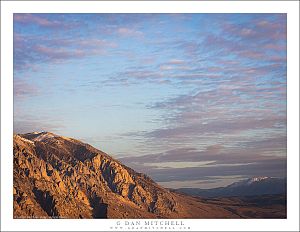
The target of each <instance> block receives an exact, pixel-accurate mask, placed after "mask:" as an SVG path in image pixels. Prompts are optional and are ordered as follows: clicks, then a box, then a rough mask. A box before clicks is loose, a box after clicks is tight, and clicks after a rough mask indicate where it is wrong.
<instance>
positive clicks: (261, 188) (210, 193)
mask: <svg viewBox="0 0 300 232" xmlns="http://www.w3.org/2000/svg"><path fill="white" fill-rule="evenodd" d="M174 191H175V192H182V193H186V194H189V195H193V196H200V197H232V196H259V195H265V194H266V195H267V194H268V195H270V194H273V195H274V194H283V195H286V192H287V182H286V178H274V177H266V176H265V177H253V178H249V179H245V180H241V181H238V182H234V183H233V184H230V185H228V186H226V187H219V188H212V189H199V188H180V189H176V190H174Z"/></svg>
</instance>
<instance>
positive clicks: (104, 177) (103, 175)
mask: <svg viewBox="0 0 300 232" xmlns="http://www.w3.org/2000/svg"><path fill="white" fill-rule="evenodd" d="M13 194H14V217H15V218H218V217H231V218H233V217H236V215H234V214H232V213H231V212H230V211H227V210H226V209H223V208H218V207H217V206H213V208H212V207H211V206H209V205H206V204H205V203H201V202H199V200H197V199H196V198H192V197H186V196H182V195H180V194H177V193H173V192H170V191H169V190H167V189H164V188H162V187H160V186H159V185H158V184H156V183H155V182H154V181H152V180H151V179H150V178H149V177H147V176H146V175H144V174H141V173H137V172H135V171H134V170H132V169H130V168H129V167H126V166H125V165H123V164H122V163H120V162H118V161H117V160H115V159H114V158H112V157H111V156H109V155H107V154H105V153H104V152H102V151H100V150H97V149H95V148H94V147H92V146H90V145H88V144H85V143H82V142H80V141H78V140H75V139H71V138H66V137H63V136H58V135H55V134H53V133H49V132H41V133H37V132H34V133H28V134H19V135H14V189H13Z"/></svg>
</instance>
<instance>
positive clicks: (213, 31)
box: [14, 14, 287, 188]
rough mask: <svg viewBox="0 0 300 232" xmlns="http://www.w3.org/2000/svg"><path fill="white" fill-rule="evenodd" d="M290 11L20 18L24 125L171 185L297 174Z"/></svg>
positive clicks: (18, 101)
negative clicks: (289, 96)
mask: <svg viewBox="0 0 300 232" xmlns="http://www.w3.org/2000/svg"><path fill="white" fill-rule="evenodd" d="M286 67H287V65H286V15H285V14H14V131H15V132H16V133H25V132H31V131H42V130H45V131H51V132H54V133H57V134H60V135H65V136H70V137H74V138H77V139H81V140H83V141H85V142H87V143H90V144H92V145H94V146H95V147H97V148H99V149H101V150H103V151H104V152H107V153H109V154H111V155H113V156H114V157H116V158H118V159H120V160H121V161H122V162H124V163H125V164H127V165H128V166H130V167H132V168H134V169H135V170H137V171H140V172H144V173H147V174H148V175H150V176H151V177H152V178H153V179H154V180H156V181H158V182H159V183H160V184H162V185H164V186H166V187H201V188H209V187H216V186H222V185H226V184H229V183H231V182H233V181H236V180H239V179H243V178H248V177H252V176H277V177H285V176H286V84H287V81H286Z"/></svg>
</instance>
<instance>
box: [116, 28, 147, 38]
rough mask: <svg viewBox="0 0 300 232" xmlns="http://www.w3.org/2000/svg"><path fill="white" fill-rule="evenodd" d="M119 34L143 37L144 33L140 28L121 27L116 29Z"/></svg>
mask: <svg viewBox="0 0 300 232" xmlns="http://www.w3.org/2000/svg"><path fill="white" fill-rule="evenodd" d="M116 32H117V34H119V35H121V36H129V37H132V36H137V37H141V36H143V33H142V32H141V31H138V30H134V29H131V28H126V27H120V28H118V29H117V30H116Z"/></svg>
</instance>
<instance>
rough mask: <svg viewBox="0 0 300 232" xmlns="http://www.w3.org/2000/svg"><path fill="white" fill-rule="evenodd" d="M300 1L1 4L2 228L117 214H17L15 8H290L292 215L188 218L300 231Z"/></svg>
mask: <svg viewBox="0 0 300 232" xmlns="http://www.w3.org/2000/svg"><path fill="white" fill-rule="evenodd" d="M298 10H299V2H297V1H294V2H292V1H276V2H274V1H271V2H270V1H268V2H262V1H254V2H249V1H247V2H242V1H239V2H237V1H234V2H225V1H221V2H216V1H213V2H195V1H193V2H184V1H180V2H179V1H175V2H171V1H166V2H158V1H155V2H150V1H147V2H137V1H133V2H125V1H120V2H113V1H112V2H95V1H92V2H88V1H82V2H78V1H75V2H71V1H62V2H58V1H55V2H49V1H48V2H45V1H43V2H37V1H32V2H24V1H17V2H13V1H4V2H3V1H2V3H1V62H2V64H1V67H2V69H1V84H2V85H1V119H2V121H1V180H2V183H1V229H2V230H6V231H7V230H9V231H11V230H14V231H16V230H21V231H27V230H29V231H42V230H51V231H55V230H60V231H62V230H73V231H84V230H89V231H96V230H97V231H109V230H110V226H116V221H117V220H113V219H106V220H74V219H56V220H49V219H48V220H47V219H38V220H36V219H25V220H24V219H23V220H22V219H13V217H12V215H13V208H12V196H13V194H12V183H13V175H12V135H13V84H12V80H13V37H12V36H13V17H12V14H13V13H288V20H287V21H288V39H287V41H288V47H287V49H288V70H287V75H288V88H287V89H288V91H287V93H288V94H287V97H288V127H287V131H288V144H287V146H288V162H287V165H288V173H287V174H288V178H287V180H288V205H287V209H288V218H287V219H280V220H279V219H278V220H277V219H259V220H254V219H251V220H249V219H247V220H244V219H239V220H236V219H235V220H233V219H210V220H205V219H186V220H183V221H184V223H185V224H186V225H188V226H190V227H191V230H194V231H195V230H196V231H199V230H205V231H216V230H223V231H243V230H251V231H255V230H259V231H264V230H268V231H287V230H289V231H291V230H296V231H298V230H299V144H298V142H299V121H298V120H299V69H298V68H299V66H298V65H299V11H298ZM127 221H130V220H127Z"/></svg>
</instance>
